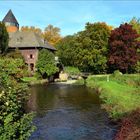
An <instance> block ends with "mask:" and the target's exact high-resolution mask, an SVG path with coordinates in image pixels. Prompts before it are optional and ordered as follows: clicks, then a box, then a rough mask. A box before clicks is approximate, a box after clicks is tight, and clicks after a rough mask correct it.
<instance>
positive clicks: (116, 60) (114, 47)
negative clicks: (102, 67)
mask: <svg viewBox="0 0 140 140" xmlns="http://www.w3.org/2000/svg"><path fill="white" fill-rule="evenodd" d="M138 37H139V35H138V34H137V32H136V31H135V30H134V29H133V28H132V25H129V24H127V23H125V24H121V25H120V27H119V28H116V29H114V30H113V31H112V32H111V36H110V39H109V46H110V52H109V59H108V65H109V67H110V72H113V71H114V70H117V69H118V70H120V71H121V72H123V73H126V72H131V70H132V67H133V66H134V65H135V64H136V63H137V60H138V53H137V48H138V47H139V45H138V41H137V38H138Z"/></svg>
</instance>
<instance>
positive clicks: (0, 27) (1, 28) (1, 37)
mask: <svg viewBox="0 0 140 140" xmlns="http://www.w3.org/2000/svg"><path fill="white" fill-rule="evenodd" d="M8 41H9V35H8V32H7V30H6V27H5V24H4V23H2V22H0V53H4V52H5V51H6V50H7V48H8Z"/></svg>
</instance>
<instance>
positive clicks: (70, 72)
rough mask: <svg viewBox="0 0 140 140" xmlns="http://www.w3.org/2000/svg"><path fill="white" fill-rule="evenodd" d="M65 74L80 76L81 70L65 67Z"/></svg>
mask: <svg viewBox="0 0 140 140" xmlns="http://www.w3.org/2000/svg"><path fill="white" fill-rule="evenodd" d="M64 70H65V72H66V73H68V74H69V75H79V74H80V70H79V69H78V68H77V67H71V66H68V67H65V69H64Z"/></svg>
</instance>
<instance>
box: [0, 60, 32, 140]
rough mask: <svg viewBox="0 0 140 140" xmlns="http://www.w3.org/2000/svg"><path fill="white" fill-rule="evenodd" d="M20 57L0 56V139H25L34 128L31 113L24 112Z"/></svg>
mask: <svg viewBox="0 0 140 140" xmlns="http://www.w3.org/2000/svg"><path fill="white" fill-rule="evenodd" d="M25 70H26V67H25V65H24V62H23V60H22V59H12V58H0V139H1V140H11V139H19V140H26V139H27V138H28V137H29V136H30V135H31V132H32V131H33V130H34V126H33V125H32V118H33V114H26V113H25V110H24V103H25V101H26V100H27V99H28V96H29V95H28V94H27V85H26V84H25V83H22V82H21V80H20V79H21V78H23V77H24V76H25V75H24V71H25Z"/></svg>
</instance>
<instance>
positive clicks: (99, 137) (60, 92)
mask: <svg viewBox="0 0 140 140" xmlns="http://www.w3.org/2000/svg"><path fill="white" fill-rule="evenodd" d="M100 103H101V101H100V99H99V96H98V95H97V94H96V93H95V92H94V91H93V90H92V89H89V88H86V87H85V86H74V85H62V84H50V85H48V86H38V87H32V88H31V97H30V100H29V102H28V108H27V110H28V111H35V112H36V117H35V119H34V124H35V125H36V127H37V130H36V131H35V132H34V133H33V134H32V136H31V138H30V140H112V139H113V137H114V134H115V133H116V126H115V125H113V124H111V123H110V122H109V119H108V116H107V114H106V112H105V111H104V110H102V109H101V107H100Z"/></svg>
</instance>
